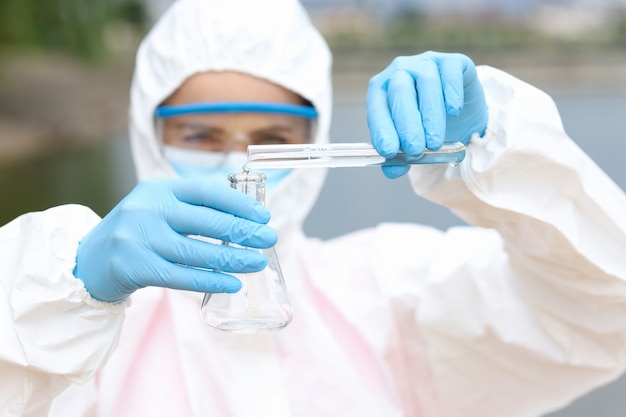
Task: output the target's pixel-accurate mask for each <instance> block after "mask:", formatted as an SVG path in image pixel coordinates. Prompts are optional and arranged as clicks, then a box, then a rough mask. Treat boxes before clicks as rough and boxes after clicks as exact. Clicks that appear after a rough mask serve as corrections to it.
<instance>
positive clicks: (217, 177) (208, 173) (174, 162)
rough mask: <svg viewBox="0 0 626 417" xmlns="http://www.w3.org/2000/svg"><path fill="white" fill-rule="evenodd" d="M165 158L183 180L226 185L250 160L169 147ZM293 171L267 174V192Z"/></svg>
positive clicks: (243, 155)
mask: <svg viewBox="0 0 626 417" xmlns="http://www.w3.org/2000/svg"><path fill="white" fill-rule="evenodd" d="M163 156H164V157H165V159H166V160H167V162H168V163H169V164H170V165H171V166H172V168H174V171H176V173H177V174H178V175H180V176H181V177H183V178H204V179H207V180H212V181H217V182H223V183H225V184H226V183H227V182H228V174H233V173H238V172H241V171H243V166H244V164H245V163H246V162H247V160H248V155H247V154H246V153H245V152H229V153H227V154H225V153H223V152H208V151H199V150H193V149H184V148H178V147H175V146H168V145H164V146H163ZM291 171H292V170H291V169H271V170H268V171H267V172H265V175H266V176H267V180H266V182H265V188H266V190H268V191H269V190H272V189H274V188H275V187H276V186H277V185H278V184H279V183H280V182H281V181H282V180H283V179H284V178H285V177H286V176H287V175H289V173H290V172H291Z"/></svg>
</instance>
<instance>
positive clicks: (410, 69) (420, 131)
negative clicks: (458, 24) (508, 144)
mask: <svg viewBox="0 0 626 417" xmlns="http://www.w3.org/2000/svg"><path fill="white" fill-rule="evenodd" d="M367 122H368V125H369V129H370V135H371V137H372V144H373V145H374V147H375V148H376V150H377V151H378V153H380V154H381V155H383V156H385V157H388V158H389V157H392V156H394V155H395V154H396V153H397V152H398V150H400V149H401V150H403V151H404V152H406V153H407V154H409V155H413V156H417V155H420V154H421V153H422V152H424V149H425V147H426V148H428V149H430V150H437V149H439V148H441V146H442V145H443V143H444V142H462V143H464V144H467V143H468V142H469V140H470V139H471V137H472V135H473V134H474V133H478V134H479V135H481V136H482V135H483V134H484V133H485V128H486V126H487V103H486V102H485V95H484V92H483V88H482V86H481V84H480V81H479V80H478V77H477V75H476V66H475V65H474V63H473V62H472V60H471V59H470V58H469V57H467V56H465V55H462V54H454V53H442V52H432V51H430V52H425V53H422V54H419V55H415V56H408V57H398V58H396V59H394V60H393V62H391V64H390V65H389V66H388V67H387V68H385V70H383V71H382V72H381V73H379V74H377V75H375V76H374V77H372V79H371V80H370V83H369V86H368V90H367ZM408 170H409V167H408V166H390V167H383V172H384V174H385V176H387V177H389V178H397V177H399V176H402V175H404V174H406V173H407V172H408Z"/></svg>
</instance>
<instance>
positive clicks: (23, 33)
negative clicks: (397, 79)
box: [0, 0, 626, 417]
mask: <svg viewBox="0 0 626 417" xmlns="http://www.w3.org/2000/svg"><path fill="white" fill-rule="evenodd" d="M170 2H171V0H48V1H45V2H41V1H36V0H2V2H1V3H0V201H1V204H0V224H5V223H7V222H9V221H10V220H11V219H13V218H15V217H17V216H19V215H20V214H22V213H24V212H28V211H38V210H44V209H46V208H48V207H51V206H55V205H59V204H66V203H78V204H85V205H88V206H90V207H91V208H92V209H93V210H94V211H95V212H97V213H98V214H100V215H102V216H103V215H105V214H106V213H107V212H108V211H109V210H110V209H111V208H112V207H113V206H114V205H115V204H116V203H117V202H118V201H119V200H120V199H121V198H122V197H123V196H124V195H125V194H126V193H128V192H129V191H130V190H131V189H132V187H133V186H134V183H135V176H134V168H133V166H132V160H131V157H130V152H129V145H128V137H127V122H128V120H127V109H128V90H129V86H130V81H131V77H132V70H133V65H134V54H135V52H136V49H137V46H138V44H139V42H140V40H141V38H142V36H143V35H144V34H145V33H146V31H147V30H149V28H150V27H151V25H152V24H153V23H154V21H155V20H156V19H157V18H158V16H159V15H160V14H161V13H162V12H163V10H165V8H166V7H168V5H169V4H170ZM304 5H305V6H306V7H307V9H308V10H309V12H310V14H311V17H312V19H313V21H314V22H315V23H316V25H317V26H318V28H319V29H320V30H321V31H322V33H323V34H324V35H325V36H326V38H327V40H328V42H329V43H330V45H331V48H332V50H333V52H334V56H335V63H334V79H335V99H334V121H333V124H332V127H331V140H332V141H334V142H364V141H368V140H369V139H368V130H367V125H366V119H365V92H366V86H367V81H368V79H369V78H370V77H371V76H372V75H374V74H375V73H376V72H378V71H380V70H382V69H383V68H384V67H385V66H386V65H387V64H388V63H389V61H390V60H391V59H393V58H394V57H395V56H398V55H412V54H416V53H419V52H423V51H426V50H439V51H454V52H463V53H465V54H467V55H469V56H471V57H472V58H473V59H474V61H475V62H476V63H477V64H479V65H491V66H495V67H498V68H501V69H504V70H506V71H508V72H510V73H511V74H513V75H515V76H517V77H519V78H521V79H523V80H525V81H528V82H530V83H531V84H534V85H535V86H537V87H539V88H541V89H543V90H544V91H546V92H548V93H549V94H551V95H552V97H553V98H554V100H555V102H556V104H557V106H558V108H559V110H560V112H561V115H562V118H563V124H564V126H565V129H566V131H567V132H568V133H569V135H570V136H571V137H572V138H573V139H574V140H575V141H576V142H577V143H578V144H579V145H580V146H581V148H583V149H584V150H585V151H586V152H587V153H588V154H589V155H590V156H591V157H592V158H594V159H595V160H596V162H597V163H598V164H599V165H600V166H601V167H602V168H603V169H604V170H605V172H606V173H607V174H608V175H609V176H610V177H611V178H613V180H614V181H615V182H616V183H618V184H619V185H620V186H621V188H622V189H626V169H625V168H624V164H623V162H622V161H623V160H624V157H623V155H625V154H626V140H624V132H625V131H626V0H578V1H576V0H552V1H550V0H411V1H409V0H304ZM520 175H523V173H520ZM383 221H419V222H422V223H426V224H431V225H433V226H435V227H437V228H441V229H445V228H447V227H450V226H453V225H458V224H461V222H460V221H459V220H458V219H456V218H455V217H454V216H452V215H451V214H450V213H449V212H448V211H447V210H445V209H443V208H441V207H438V206H434V205H432V204H430V203H428V202H425V201H422V200H420V199H419V198H417V197H415V196H414V195H412V193H411V192H410V190H409V188H408V183H407V182H406V180H405V179H404V178H401V179H398V180H394V181H391V180H386V179H385V178H384V177H383V176H382V175H381V174H380V172H379V170H378V169H377V168H360V169H335V170H331V172H330V175H329V178H328V181H327V184H326V186H325V188H324V190H323V191H322V195H321V198H320V200H319V201H318V203H317V205H316V206H315V208H314V210H313V212H312V213H311V216H310V217H309V219H308V220H307V222H306V224H305V230H306V231H307V233H308V234H310V235H312V236H317V237H321V238H331V237H334V236H337V235H340V234H343V233H346V232H349V231H351V230H354V229H356V228H361V227H367V226H372V225H375V224H377V223H379V222H383ZM624 392H626V378H622V379H620V380H618V381H615V382H614V383H612V384H609V385H607V386H605V387H602V388H600V389H598V390H596V391H594V392H592V393H589V394H588V395H586V396H585V397H583V398H581V399H580V400H578V401H576V402H574V403H573V404H571V405H568V406H566V407H565V408H563V409H562V410H559V411H556V412H554V413H552V414H549V417H583V416H585V417H589V416H594V417H624V415H625V413H626V412H625V411H624V410H626V396H625V395H623V393H624Z"/></svg>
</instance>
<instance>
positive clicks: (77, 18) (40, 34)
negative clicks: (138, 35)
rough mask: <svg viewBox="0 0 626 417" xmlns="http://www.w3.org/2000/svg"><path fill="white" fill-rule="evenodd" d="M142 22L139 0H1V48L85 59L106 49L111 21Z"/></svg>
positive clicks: (101, 53) (141, 5)
mask: <svg viewBox="0 0 626 417" xmlns="http://www.w3.org/2000/svg"><path fill="white" fill-rule="evenodd" d="M119 21H124V22H128V23H132V24H136V25H143V24H145V21H146V13H145V11H144V9H143V4H142V3H141V2H140V1H138V0H45V1H39V0H2V1H1V2H0V47H11V48H30V49H52V50H63V51H66V52H70V53H72V54H75V55H78V56H81V57H84V58H89V59H93V58H98V57H100V56H102V55H103V54H104V53H105V52H106V51H105V45H104V39H103V33H104V31H105V29H106V27H107V25H109V24H110V23H112V22H119Z"/></svg>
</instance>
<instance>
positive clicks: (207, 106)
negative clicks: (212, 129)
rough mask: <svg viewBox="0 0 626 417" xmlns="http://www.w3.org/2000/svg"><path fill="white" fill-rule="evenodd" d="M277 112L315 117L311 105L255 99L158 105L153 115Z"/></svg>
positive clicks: (163, 116)
mask: <svg viewBox="0 0 626 417" xmlns="http://www.w3.org/2000/svg"><path fill="white" fill-rule="evenodd" d="M245 112H248V113H278V114H286V115H290V116H299V117H305V118H307V119H317V116H318V114H317V110H315V108H314V107H311V106H299V105H296V104H286V103H267V102H256V101H220V102H206V103H189V104H183V105H177V106H159V107H157V108H156V110H155V116H156V117H159V118H168V117H173V116H181V115H185V114H199V113H245Z"/></svg>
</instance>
